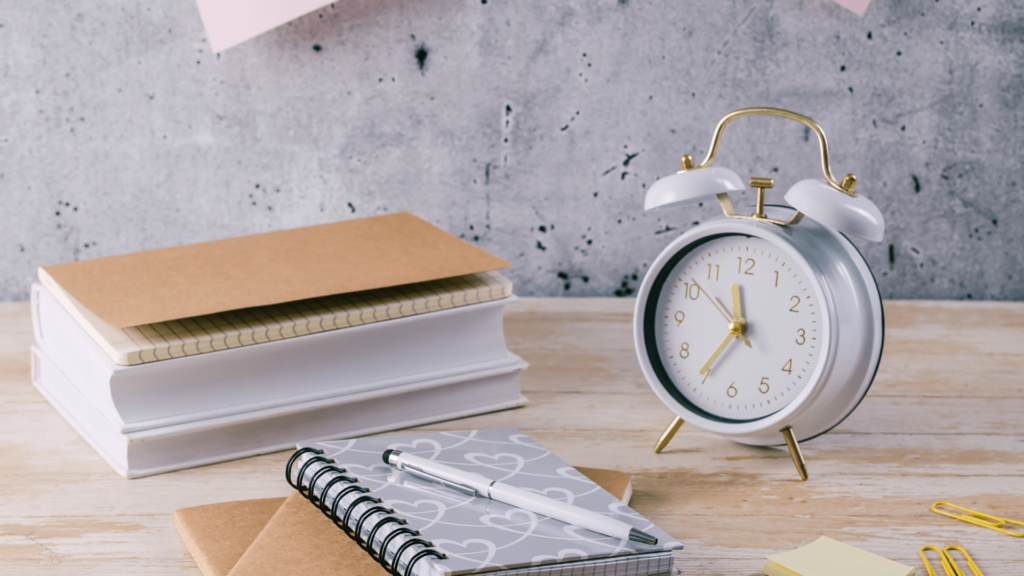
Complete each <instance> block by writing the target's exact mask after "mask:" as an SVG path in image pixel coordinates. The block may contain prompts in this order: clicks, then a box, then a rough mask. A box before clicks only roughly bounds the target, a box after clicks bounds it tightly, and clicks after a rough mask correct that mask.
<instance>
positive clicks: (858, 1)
mask: <svg viewBox="0 0 1024 576" xmlns="http://www.w3.org/2000/svg"><path fill="white" fill-rule="evenodd" d="M836 2H837V3H838V4H839V5H840V6H842V7H843V8H846V9H848V10H850V11H851V12H853V13H854V14H856V15H857V16H863V15H864V11H865V10H867V9H868V4H870V3H871V0H836Z"/></svg>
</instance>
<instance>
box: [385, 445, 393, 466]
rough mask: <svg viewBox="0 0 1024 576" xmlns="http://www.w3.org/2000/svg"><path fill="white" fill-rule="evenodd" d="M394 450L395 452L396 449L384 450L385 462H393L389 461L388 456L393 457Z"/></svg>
mask: <svg viewBox="0 0 1024 576" xmlns="http://www.w3.org/2000/svg"><path fill="white" fill-rule="evenodd" d="M392 452H394V450H391V449H388V450H385V451H384V454H383V455H382V457H383V458H384V463H385V464H388V465H390V464H391V462H389V461H388V458H390V457H391V453H392Z"/></svg>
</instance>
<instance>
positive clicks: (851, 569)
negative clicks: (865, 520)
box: [764, 536, 914, 576]
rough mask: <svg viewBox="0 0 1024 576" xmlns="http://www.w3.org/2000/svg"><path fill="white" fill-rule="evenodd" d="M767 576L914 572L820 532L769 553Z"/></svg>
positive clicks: (888, 575)
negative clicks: (806, 540) (805, 541)
mask: <svg viewBox="0 0 1024 576" xmlns="http://www.w3.org/2000/svg"><path fill="white" fill-rule="evenodd" d="M768 560H769V562H768V563H766V564H765V565H764V573H765V574H766V575H767V576H864V575H865V574H870V575H871V576H914V569H913V568H912V567H910V566H905V565H903V564H900V563H899V562H893V561H892V560H889V559H888V558H882V557H881V556H878V555H877V554H872V553H871V552H867V551H866V550H861V549H860V548H854V547H853V546H850V545H849V544H843V543H842V542H836V541H835V540H833V539H831V538H828V537H825V536H822V537H821V538H818V539H817V540H815V541H814V542H811V543H810V544H808V545H807V546H802V547H800V548H797V549H796V550H793V551H792V552H783V553H782V554H774V555H772V556H769V557H768Z"/></svg>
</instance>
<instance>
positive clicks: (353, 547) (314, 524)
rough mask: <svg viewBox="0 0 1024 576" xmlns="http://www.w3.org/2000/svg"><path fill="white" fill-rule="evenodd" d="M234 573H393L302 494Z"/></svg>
mask: <svg viewBox="0 0 1024 576" xmlns="http://www.w3.org/2000/svg"><path fill="white" fill-rule="evenodd" d="M228 574H229V576H310V575H312V574H344V575H345V576H390V574H389V573H388V571H387V570H384V568H382V567H381V565H380V564H379V563H378V562H377V561H375V560H374V559H373V558H371V557H370V555H369V554H367V553H366V552H365V551H364V550H363V549H362V548H360V547H359V544H356V542H355V540H352V539H351V538H349V537H348V536H347V535H346V534H345V532H344V531H342V530H341V529H340V528H338V527H337V526H335V525H334V523H333V522H331V521H330V520H329V519H328V518H327V517H326V516H324V515H323V514H321V513H320V510H319V509H318V508H317V507H316V506H313V505H312V504H310V503H309V500H306V498H305V497H304V496H302V495H301V494H299V493H298V492H292V495H291V496H289V497H288V499H287V500H285V502H284V504H282V505H281V508H280V509H279V510H278V511H277V514H274V517H273V518H271V519H270V522H268V523H267V526H266V527H265V528H264V529H263V531H262V532H260V535H259V536H257V537H256V540H255V541H254V542H253V543H252V545H251V546H249V549H248V550H246V551H245V554H243V555H242V557H241V558H239V559H238V563H237V564H235V567H234V568H233V569H232V570H231V572H229V573H228Z"/></svg>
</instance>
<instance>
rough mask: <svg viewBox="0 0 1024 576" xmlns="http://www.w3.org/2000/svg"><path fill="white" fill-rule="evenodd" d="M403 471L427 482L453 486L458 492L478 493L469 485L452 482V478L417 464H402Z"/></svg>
mask: <svg viewBox="0 0 1024 576" xmlns="http://www.w3.org/2000/svg"><path fill="white" fill-rule="evenodd" d="M402 472H406V473H408V474H409V475H411V476H415V477H417V478H420V479H422V480H426V481H427V482H432V483H434V484H440V485H441V486H444V487H445V488H451V489H452V490H455V491H457V492H462V493H463V494H466V495H467V496H476V495H477V494H476V490H474V489H473V488H471V487H469V486H464V485H462V484H457V483H455V482H452V481H451V480H445V479H444V478H439V477H437V476H434V475H432V474H430V473H429V472H425V471H423V470H422V469H420V468H417V467H415V466H413V465H411V464H402Z"/></svg>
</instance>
